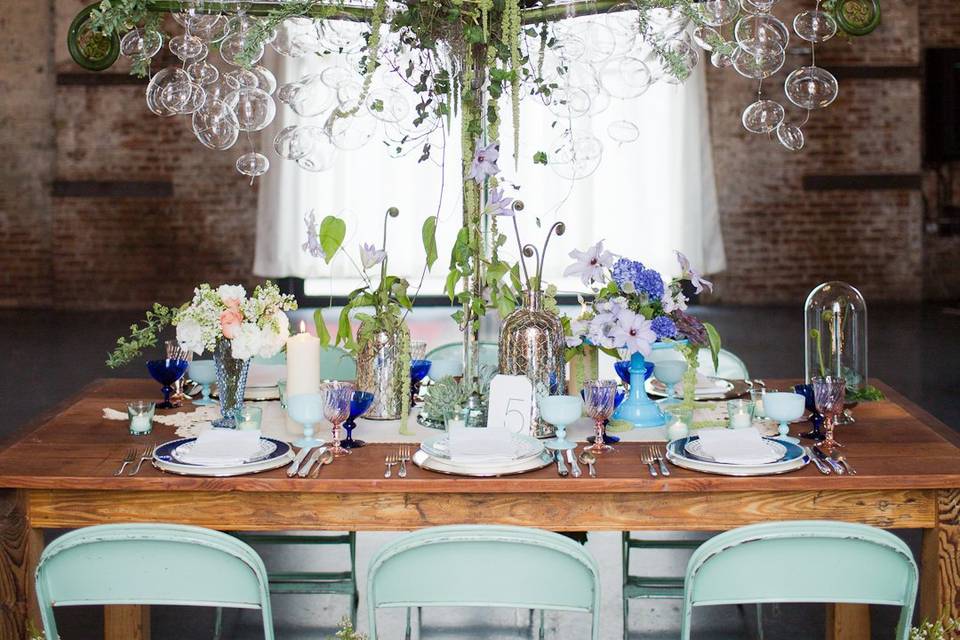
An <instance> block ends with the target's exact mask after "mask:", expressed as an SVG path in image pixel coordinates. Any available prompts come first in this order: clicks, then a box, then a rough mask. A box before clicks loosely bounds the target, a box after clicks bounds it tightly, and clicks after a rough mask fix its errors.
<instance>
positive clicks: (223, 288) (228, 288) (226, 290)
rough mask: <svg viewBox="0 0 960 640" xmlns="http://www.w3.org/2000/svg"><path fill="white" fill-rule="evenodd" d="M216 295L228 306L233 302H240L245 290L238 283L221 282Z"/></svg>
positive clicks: (245, 295) (245, 294)
mask: <svg viewBox="0 0 960 640" xmlns="http://www.w3.org/2000/svg"><path fill="white" fill-rule="evenodd" d="M217 295H218V296H220V299H221V300H223V303H224V304H225V305H227V306H228V307H229V306H231V303H233V304H240V303H241V302H243V300H244V298H246V297H247V291H246V289H244V288H243V286H242V285H239V284H222V285H220V286H219V287H218V288H217Z"/></svg>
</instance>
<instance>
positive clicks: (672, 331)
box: [650, 316, 677, 340]
mask: <svg viewBox="0 0 960 640" xmlns="http://www.w3.org/2000/svg"><path fill="white" fill-rule="evenodd" d="M650 328H651V329H653V332H654V333H655V334H657V339H658V340H663V339H664V338H675V337H676V336H677V325H676V324H674V322H673V320H671V319H670V318H668V317H667V316H657V317H656V318H654V319H653V321H652V322H651V323H650Z"/></svg>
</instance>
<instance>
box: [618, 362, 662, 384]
mask: <svg viewBox="0 0 960 640" xmlns="http://www.w3.org/2000/svg"><path fill="white" fill-rule="evenodd" d="M654 366H656V365H654V363H652V362H644V363H643V381H644V382H646V381H647V380H648V379H649V378H650V376H651V375H653V367H654ZM613 368H614V370H615V371H616V372H617V375H618V376H620V380H622V381H623V384H630V361H629V360H619V361H617V362H614V363H613Z"/></svg>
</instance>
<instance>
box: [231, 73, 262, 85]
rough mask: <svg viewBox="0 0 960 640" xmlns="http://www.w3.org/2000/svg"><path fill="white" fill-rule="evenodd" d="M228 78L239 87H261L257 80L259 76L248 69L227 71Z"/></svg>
mask: <svg viewBox="0 0 960 640" xmlns="http://www.w3.org/2000/svg"><path fill="white" fill-rule="evenodd" d="M224 75H225V76H227V77H228V78H232V79H233V80H234V81H235V82H236V83H237V86H238V87H259V86H260V81H259V79H258V78H257V75H256V74H255V73H253V72H252V71H248V70H247V69H233V70H232V71H227V72H226V73H225V74H224Z"/></svg>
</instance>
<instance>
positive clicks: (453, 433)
mask: <svg viewBox="0 0 960 640" xmlns="http://www.w3.org/2000/svg"><path fill="white" fill-rule="evenodd" d="M448 437H449V442H450V449H449V450H450V460H451V461H453V462H460V463H469V464H477V463H486V462H509V461H512V460H513V459H514V445H513V436H512V435H511V434H510V432H509V431H507V430H505V429H496V428H492V429H491V428H489V427H479V428H478V427H460V426H455V425H451V426H450V431H449V434H448Z"/></svg>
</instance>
